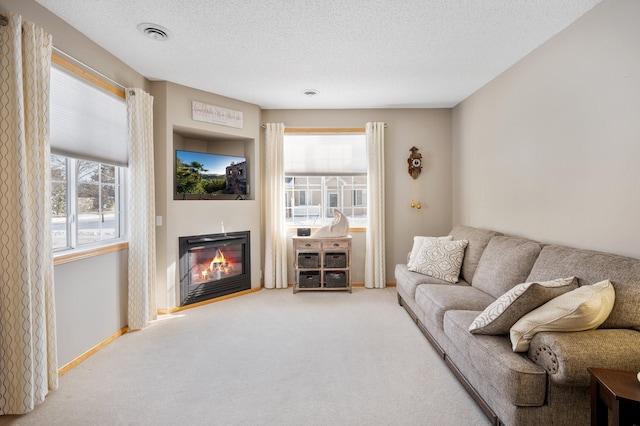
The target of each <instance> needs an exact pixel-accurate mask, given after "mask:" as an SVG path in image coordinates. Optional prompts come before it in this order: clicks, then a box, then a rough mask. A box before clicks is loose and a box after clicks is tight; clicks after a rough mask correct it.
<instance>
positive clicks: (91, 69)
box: [53, 46, 127, 90]
mask: <svg viewBox="0 0 640 426" xmlns="http://www.w3.org/2000/svg"><path fill="white" fill-rule="evenodd" d="M53 50H55V52H56V53H57V54H59V55H62V56H65V57H66V58H68V59H70V60H71V61H73V62H75V63H76V64H78V65H80V66H82V67H83V68H85V69H87V70H89V71H91V72H92V73H94V74H96V75H97V76H99V77H100V78H102V79H104V80H107V81H108V82H109V83H111V84H113V85H114V86H118V87H119V88H121V89H122V90H127V88H126V87H125V86H123V85H122V84H120V83H118V82H117V81H115V80H113V79H111V78H109V77H107V76H106V75H104V74H102V73H101V72H100V71H97V70H96V69H94V68H91V67H90V66H89V65H87V64H85V63H84V62H82V61H79V60H78V59H76V58H74V57H73V56H71V55H69V54H68V53H66V52H64V51H62V50H60V49H58V48H57V47H55V46H53Z"/></svg>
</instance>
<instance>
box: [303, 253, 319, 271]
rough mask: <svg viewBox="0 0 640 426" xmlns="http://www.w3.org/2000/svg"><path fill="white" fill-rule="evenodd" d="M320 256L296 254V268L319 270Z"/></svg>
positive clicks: (316, 254) (315, 254)
mask: <svg viewBox="0 0 640 426" xmlns="http://www.w3.org/2000/svg"><path fill="white" fill-rule="evenodd" d="M319 267H320V255H319V254H318V253H298V268H319Z"/></svg>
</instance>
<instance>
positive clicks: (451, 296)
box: [416, 284, 494, 330]
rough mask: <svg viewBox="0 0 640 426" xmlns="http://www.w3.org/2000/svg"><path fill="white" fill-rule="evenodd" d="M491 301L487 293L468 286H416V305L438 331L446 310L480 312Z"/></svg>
mask: <svg viewBox="0 0 640 426" xmlns="http://www.w3.org/2000/svg"><path fill="white" fill-rule="evenodd" d="M493 300H494V298H493V297H491V296H489V295H488V294H487V293H484V292H482V291H480V290H478V289H476V288H473V287H469V286H459V285H437V284H432V285H421V286H418V289H417V290H416V304H418V306H420V309H422V311H423V312H424V314H425V316H427V317H429V322H431V323H432V324H435V325H436V326H437V327H438V328H439V329H440V330H442V319H443V318H444V314H445V312H447V311H448V310H451V309H454V310H469V311H482V310H483V309H484V308H486V307H487V306H488V305H489V304H490V303H491V302H493Z"/></svg>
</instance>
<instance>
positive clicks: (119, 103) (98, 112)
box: [49, 67, 128, 167]
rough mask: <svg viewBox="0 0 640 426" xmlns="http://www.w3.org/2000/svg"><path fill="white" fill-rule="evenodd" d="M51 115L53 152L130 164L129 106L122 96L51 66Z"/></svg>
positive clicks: (113, 163) (117, 164)
mask: <svg viewBox="0 0 640 426" xmlns="http://www.w3.org/2000/svg"><path fill="white" fill-rule="evenodd" d="M49 114H50V123H51V124H50V143H51V152H52V153H54V154H58V155H63V156H66V157H73V158H80V159H84V160H91V161H96V162H100V163H106V164H112V165H116V166H125V167H126V166H127V163H128V134H127V133H128V124H127V106H126V103H125V101H124V100H123V99H121V98H118V97H116V96H114V95H112V94H111V93H108V92H106V91H104V90H101V89H99V88H97V87H95V86H93V85H92V84H91V83H88V82H86V81H84V80H82V79H80V78H77V77H76V76H73V75H71V74H68V73H66V72H64V71H62V70H60V69H58V68H56V67H52V68H51V92H50V108H49Z"/></svg>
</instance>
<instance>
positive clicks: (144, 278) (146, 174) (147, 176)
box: [126, 89, 157, 330]
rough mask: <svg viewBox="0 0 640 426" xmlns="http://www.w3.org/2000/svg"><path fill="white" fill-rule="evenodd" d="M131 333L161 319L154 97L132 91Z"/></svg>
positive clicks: (129, 110)
mask: <svg viewBox="0 0 640 426" xmlns="http://www.w3.org/2000/svg"><path fill="white" fill-rule="evenodd" d="M126 93H127V113H128V117H129V268H128V269H129V307H128V313H129V317H128V324H129V329H130V330H138V329H141V328H144V327H146V326H147V325H148V324H149V321H151V320H154V319H156V318H157V308H156V284H155V283H156V229H155V216H156V209H155V205H156V201H155V187H154V174H153V173H154V168H153V97H152V96H151V95H149V94H148V93H146V92H144V91H143V90H141V89H128V90H126Z"/></svg>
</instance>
